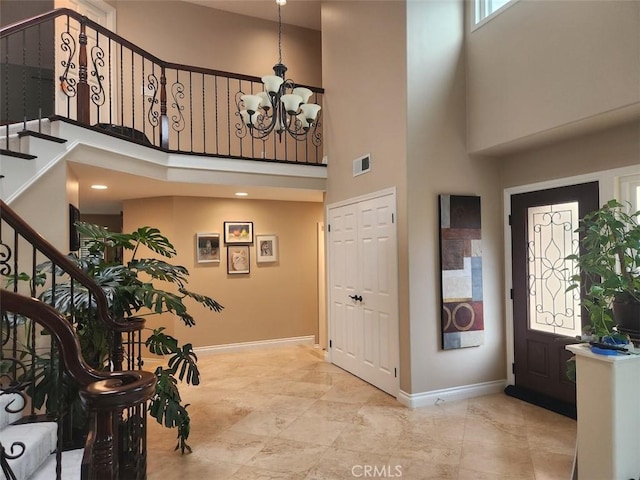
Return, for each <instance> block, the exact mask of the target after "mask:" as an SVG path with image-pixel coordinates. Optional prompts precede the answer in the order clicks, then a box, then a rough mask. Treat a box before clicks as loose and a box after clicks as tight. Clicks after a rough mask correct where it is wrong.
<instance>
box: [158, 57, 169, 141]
mask: <svg viewBox="0 0 640 480" xmlns="http://www.w3.org/2000/svg"><path fill="white" fill-rule="evenodd" d="M160 146H161V147H162V148H169V118H167V76H166V74H165V70H164V67H162V71H161V73H160Z"/></svg>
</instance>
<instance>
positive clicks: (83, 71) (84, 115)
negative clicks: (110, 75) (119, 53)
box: [77, 17, 91, 125]
mask: <svg viewBox="0 0 640 480" xmlns="http://www.w3.org/2000/svg"><path fill="white" fill-rule="evenodd" d="M86 20H87V17H82V21H81V22H80V36H79V37H78V41H79V43H80V51H79V52H78V98H77V101H78V105H77V108H78V118H77V120H78V122H80V123H82V124H85V125H89V124H90V122H91V118H90V117H91V115H90V111H89V83H88V82H87V80H88V78H89V75H88V69H87V25H86Z"/></svg>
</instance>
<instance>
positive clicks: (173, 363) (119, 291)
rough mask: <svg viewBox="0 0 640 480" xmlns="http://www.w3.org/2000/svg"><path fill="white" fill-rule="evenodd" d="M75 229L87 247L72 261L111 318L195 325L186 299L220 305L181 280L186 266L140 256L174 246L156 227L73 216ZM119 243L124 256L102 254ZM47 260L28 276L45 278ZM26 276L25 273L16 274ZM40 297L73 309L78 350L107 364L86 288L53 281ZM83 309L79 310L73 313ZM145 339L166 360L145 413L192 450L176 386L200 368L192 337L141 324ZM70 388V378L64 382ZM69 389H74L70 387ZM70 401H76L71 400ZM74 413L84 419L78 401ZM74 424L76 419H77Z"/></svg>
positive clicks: (43, 385)
mask: <svg viewBox="0 0 640 480" xmlns="http://www.w3.org/2000/svg"><path fill="white" fill-rule="evenodd" d="M76 225H77V228H78V231H79V233H80V235H81V236H82V238H83V239H84V242H85V246H86V249H87V253H86V254H85V255H84V256H80V257H78V256H75V255H71V258H73V259H74V260H75V262H76V264H77V266H78V267H79V268H80V269H81V270H83V271H84V272H85V273H87V274H88V275H89V276H90V277H92V278H93V280H94V281H95V282H96V283H97V284H98V285H100V287H101V288H102V290H103V291H104V292H105V295H106V297H107V301H108V304H109V310H110V313H111V316H112V317H113V318H114V319H122V320H126V319H133V318H137V317H141V316H145V315H157V314H161V313H167V312H168V313H172V314H174V315H175V316H176V317H178V318H180V319H181V320H182V321H183V322H184V323H185V325H187V326H193V325H195V319H194V318H193V316H192V315H191V314H190V313H189V311H188V309H187V303H188V301H190V302H194V303H197V304H200V305H202V306H204V307H206V308H207V309H209V310H212V311H215V312H219V311H220V310H222V308H223V307H222V306H221V305H220V304H219V303H218V302H216V301H215V300H214V299H212V298H210V297H208V296H205V295H200V294H198V293H194V292H191V291H190V290H188V289H187V288H186V284H187V278H188V276H189V272H188V271H187V269H186V268H184V267H183V266H179V265H173V264H171V263H169V262H168V261H165V260H162V259H160V258H145V257H140V255H139V254H140V252H141V250H140V247H142V246H144V247H146V248H147V249H149V250H151V251H152V252H155V253H156V254H158V255H160V256H161V257H164V258H167V259H170V258H172V257H173V256H175V255H176V251H175V249H174V247H173V245H172V244H171V243H170V242H169V240H168V239H167V238H166V237H165V236H164V235H162V234H161V233H160V231H159V230H158V229H156V228H151V227H141V228H139V229H137V230H136V231H134V232H131V233H115V232H110V231H108V230H106V229H104V228H102V227H100V226H97V225H91V224H87V223H82V222H79V223H77V224H76ZM109 249H117V250H120V249H124V250H130V251H131V252H132V254H131V258H130V260H128V261H127V262H125V263H121V262H119V261H112V260H109V258H108V256H107V255H105V251H107V250H109ZM51 268H52V265H51V263H49V262H47V263H44V264H42V265H40V266H39V267H38V269H39V271H38V274H37V276H36V278H35V279H34V280H35V281H36V282H37V284H38V285H44V284H45V281H46V275H47V274H49V273H51ZM20 279H21V280H29V278H28V277H25V278H20ZM41 298H42V300H43V301H45V303H49V304H52V305H53V306H54V307H55V308H56V309H57V310H58V311H60V312H62V313H63V314H66V315H68V316H70V317H71V316H73V317H74V319H75V321H76V322H77V324H78V328H77V333H78V336H79V340H80V345H81V349H82V353H83V356H84V357H85V359H86V360H88V362H89V363H90V364H91V366H92V367H94V368H98V369H100V368H103V367H105V366H106V364H107V360H106V359H107V356H108V353H109V352H108V335H109V333H108V332H107V330H106V328H105V326H104V325H103V324H102V323H101V322H98V321H97V320H95V318H96V315H95V309H96V305H95V302H94V301H93V300H92V295H91V294H90V293H89V291H88V290H87V289H86V288H84V287H82V286H80V285H77V284H76V285H72V284H71V283H64V282H58V283H57V284H56V286H55V291H54V290H53V289H51V288H50V289H47V290H45V291H44V292H43V293H42V294H41ZM80 317H83V318H80ZM147 332H148V335H147V336H146V339H143V341H144V342H145V345H146V346H147V348H148V349H149V351H150V352H151V353H152V354H159V355H163V356H168V361H167V366H165V367H162V366H159V367H157V369H156V370H155V374H156V377H157V383H156V391H155V394H154V396H153V397H152V398H151V400H150V402H149V413H150V415H151V416H152V417H154V418H155V419H156V420H157V421H158V423H160V424H162V425H164V426H166V427H169V428H176V429H177V432H178V433H177V438H178V442H177V445H176V450H177V449H180V450H181V452H182V453H185V451H191V448H190V446H189V445H188V444H187V439H188V437H189V432H190V417H189V413H188V411H187V407H188V405H185V404H183V402H182V399H181V397H180V393H179V390H178V381H186V382H187V383H188V384H192V385H198V384H199V383H200V374H199V371H198V367H197V357H196V355H195V353H194V352H193V348H192V345H191V344H185V345H180V344H179V342H178V340H177V339H176V338H174V337H172V336H170V335H167V334H166V333H165V332H164V328H163V327H160V328H156V329H153V330H148V331H147ZM47 375H48V374H47V371H45V370H43V369H39V370H38V369H36V377H35V378H34V382H33V385H34V387H33V388H34V391H33V392H32V394H33V397H34V403H35V404H36V407H37V408H39V407H41V406H42V405H43V404H44V403H45V402H48V401H51V397H50V396H49V395H48V392H49V388H48V385H49V384H50V383H51V382H50V381H49V379H48V376H47ZM69 388H70V389H71V390H72V389H73V386H72V385H71V386H69ZM69 396H70V397H77V395H74V394H73V392H72V391H71V392H70V395H69ZM76 407H77V408H76ZM72 408H74V409H76V410H78V411H77V415H76V418H78V419H80V423H81V422H82V420H83V416H82V414H83V412H82V411H81V410H80V407H79V405H72ZM80 427H81V425H80Z"/></svg>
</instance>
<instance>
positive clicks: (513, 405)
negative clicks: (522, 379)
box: [468, 393, 525, 425]
mask: <svg viewBox="0 0 640 480" xmlns="http://www.w3.org/2000/svg"><path fill="white" fill-rule="evenodd" d="M468 404H469V407H468V414H469V416H470V417H477V418H482V419H485V420H493V421H499V422H501V423H511V424H518V425H522V424H523V423H524V422H525V417H524V413H523V412H524V409H523V406H522V402H521V401H520V400H516V399H515V398H513V397H509V396H507V395H504V394H502V393H500V394H495V395H486V396H483V397H477V398H470V399H469V400H468Z"/></svg>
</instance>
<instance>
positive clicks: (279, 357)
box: [148, 346, 576, 480]
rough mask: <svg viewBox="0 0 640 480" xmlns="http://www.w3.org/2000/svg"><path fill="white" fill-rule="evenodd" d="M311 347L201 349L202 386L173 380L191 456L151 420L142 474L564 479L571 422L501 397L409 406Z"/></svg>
mask: <svg viewBox="0 0 640 480" xmlns="http://www.w3.org/2000/svg"><path fill="white" fill-rule="evenodd" d="M321 353H322V352H319V351H316V350H315V349H312V348H310V347H307V346H292V347H283V348H274V349H265V350H255V351H247V352H237V353H225V354H217V355H203V356H201V358H200V360H199V362H198V364H199V367H200V370H201V374H202V383H201V385H199V386H198V387H191V386H183V385H181V386H180V392H181V395H182V397H183V399H184V401H185V403H190V404H191V406H190V407H189V412H190V415H191V418H192V423H191V436H190V438H189V440H188V443H189V444H190V445H191V447H192V448H193V451H194V453H192V454H190V455H184V456H182V455H180V453H179V452H175V451H174V450H173V449H174V447H175V445H176V443H177V440H176V434H177V431H176V430H175V429H167V428H164V427H162V426H161V425H158V424H157V423H156V422H155V420H154V419H150V420H149V427H148V450H149V464H148V466H149V476H148V478H149V479H151V480H156V479H157V480H165V479H173V478H175V479H181V480H191V479H193V480H200V479H208V478H220V479H233V480H303V479H306V480H340V479H343V478H344V479H350V480H352V479H353V478H358V477H356V476H354V473H356V474H360V475H361V477H360V478H367V477H364V473H365V471H364V467H365V466H368V467H369V468H370V470H369V473H370V474H374V473H376V472H375V471H374V470H372V469H373V468H374V467H375V466H377V467H378V471H377V473H378V474H380V473H383V474H387V475H389V474H391V473H393V474H395V473H397V471H396V470H395V467H402V477H401V478H406V479H408V480H420V479H455V478H458V479H459V480H515V479H518V480H533V479H534V474H535V479H536V480H551V479H553V480H556V479H557V480H560V479H562V478H568V472H570V469H571V464H572V460H573V449H574V446H575V438H576V423H575V421H573V420H571V419H568V418H566V417H562V416H560V415H557V414H555V413H553V412H549V411H547V410H544V409H541V408H539V407H535V406H532V405H529V404H526V403H523V402H521V401H519V400H517V399H514V398H511V397H507V396H505V395H503V394H496V395H487V396H485V397H478V398H472V399H468V400H462V401H456V402H446V401H445V402H442V401H439V402H437V403H438V404H437V405H432V406H428V407H422V408H417V409H413V410H412V409H409V408H406V407H404V406H403V405H401V404H400V403H399V402H397V401H396V399H394V398H393V397H391V396H389V395H387V394H385V393H384V392H381V391H380V390H378V389H376V388H374V387H372V386H371V385H369V384H367V383H366V382H364V381H362V380H361V379H359V378H357V377H354V376H353V375H350V374H349V373H347V372H345V371H344V370H342V369H340V368H338V367H336V366H335V365H331V364H329V363H326V362H324V361H323V359H322V358H321V357H322V356H321ZM354 467H356V468H359V467H362V469H361V470H359V471H357V472H354V471H352V469H353V468H354ZM368 478H375V477H368ZM377 478H381V477H379V476H378V477H377ZM387 478H393V477H389V476H387ZM395 478H399V477H395Z"/></svg>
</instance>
